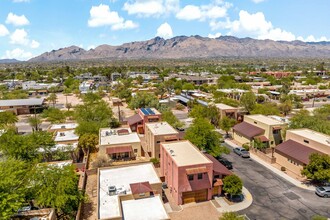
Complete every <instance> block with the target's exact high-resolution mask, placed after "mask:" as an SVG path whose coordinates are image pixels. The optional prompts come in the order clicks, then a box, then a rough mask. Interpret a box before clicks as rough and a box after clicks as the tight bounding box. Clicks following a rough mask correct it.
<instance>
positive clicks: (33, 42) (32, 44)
mask: <svg viewBox="0 0 330 220" xmlns="http://www.w3.org/2000/svg"><path fill="white" fill-rule="evenodd" d="M30 46H31V48H38V47H39V46H40V43H39V42H38V41H35V40H32V41H31V43H30Z"/></svg>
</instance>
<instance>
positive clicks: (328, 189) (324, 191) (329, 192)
mask: <svg viewBox="0 0 330 220" xmlns="http://www.w3.org/2000/svg"><path fill="white" fill-rule="evenodd" d="M315 193H316V194H317V195H319V196H321V197H324V198H330V186H319V187H316V188H315Z"/></svg>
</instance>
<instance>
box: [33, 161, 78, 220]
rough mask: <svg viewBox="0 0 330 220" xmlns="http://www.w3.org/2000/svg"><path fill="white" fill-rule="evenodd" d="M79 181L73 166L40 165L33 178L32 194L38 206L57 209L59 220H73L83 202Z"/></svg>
mask: <svg viewBox="0 0 330 220" xmlns="http://www.w3.org/2000/svg"><path fill="white" fill-rule="evenodd" d="M78 179H79V177H78V175H77V174H76V172H75V168H74V167H73V166H72V165H67V166H64V167H58V166H54V165H47V164H44V165H39V166H38V167H37V168H36V171H35V174H34V176H33V182H32V183H33V186H32V188H31V189H30V190H31V191H32V192H31V194H32V195H34V198H35V201H36V203H37V205H38V206H40V207H51V208H55V209H56V214H57V218H58V219H71V218H73V217H74V216H75V212H76V210H77V209H78V205H79V202H80V201H82V200H83V195H82V193H81V192H80V191H79V190H78Z"/></svg>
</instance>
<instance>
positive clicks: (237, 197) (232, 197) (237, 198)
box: [226, 193, 244, 202]
mask: <svg viewBox="0 0 330 220" xmlns="http://www.w3.org/2000/svg"><path fill="white" fill-rule="evenodd" d="M226 198H227V199H228V200H229V201H232V202H242V201H243V200H244V195H243V194H238V195H230V194H229V193H228V194H227V195H226Z"/></svg>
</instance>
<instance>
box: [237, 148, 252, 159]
mask: <svg viewBox="0 0 330 220" xmlns="http://www.w3.org/2000/svg"><path fill="white" fill-rule="evenodd" d="M234 152H235V153H236V154H237V155H239V156H241V157H244V158H249V157H250V153H249V151H247V150H245V149H244V148H243V147H237V148H234Z"/></svg>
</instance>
